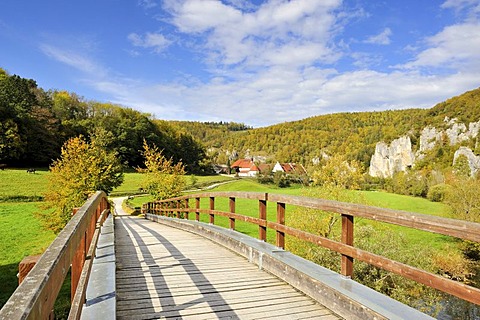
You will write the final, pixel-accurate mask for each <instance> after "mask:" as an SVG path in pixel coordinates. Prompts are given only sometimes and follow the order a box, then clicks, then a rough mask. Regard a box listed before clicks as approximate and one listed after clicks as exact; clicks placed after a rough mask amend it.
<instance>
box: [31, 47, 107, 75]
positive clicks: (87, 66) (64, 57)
mask: <svg viewBox="0 0 480 320" xmlns="http://www.w3.org/2000/svg"><path fill="white" fill-rule="evenodd" d="M40 50H41V51H42V52H43V53H44V54H45V55H47V56H48V57H50V58H52V59H54V60H57V61H59V62H61V63H64V64H67V65H69V66H71V67H73V68H75V69H77V70H79V71H82V72H86V73H88V74H90V75H95V76H102V75H105V74H106V73H107V71H106V70H105V68H104V67H103V66H101V65H100V64H98V63H96V62H95V61H94V60H93V59H91V58H89V57H87V56H86V55H81V54H79V53H78V52H75V51H73V50H68V49H62V48H59V47H56V46H52V45H49V44H41V45H40Z"/></svg>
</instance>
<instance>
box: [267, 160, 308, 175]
mask: <svg viewBox="0 0 480 320" xmlns="http://www.w3.org/2000/svg"><path fill="white" fill-rule="evenodd" d="M272 172H285V173H286V174H297V175H306V174H307V170H305V168H304V167H303V166H302V165H301V164H296V163H280V162H278V161H277V163H276V164H275V166H274V167H273V169H272Z"/></svg>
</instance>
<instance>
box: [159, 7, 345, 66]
mask: <svg viewBox="0 0 480 320" xmlns="http://www.w3.org/2000/svg"><path fill="white" fill-rule="evenodd" d="M340 4H341V2H340V1H339V0H328V1H324V0H297V1H284V0H282V1H280V0H276V1H269V2H266V3H264V4H262V5H261V6H259V7H258V8H256V10H246V11H242V10H241V9H239V8H235V7H233V6H229V5H226V4H224V3H222V2H221V1H217V0H202V1H199V0H187V1H183V2H180V3H179V2H175V1H173V2H172V1H170V2H168V1H167V4H166V6H165V8H166V9H167V10H169V11H170V12H171V14H172V16H173V20H172V23H173V24H174V25H175V26H176V27H177V28H178V30H179V31H181V32H183V33H186V34H190V35H199V34H202V35H203V36H205V37H206V40H205V43H204V47H203V48H202V49H203V50H204V51H203V52H204V53H205V54H206V57H207V61H209V62H210V63H220V64H225V65H234V64H239V63H242V64H243V65H245V66H249V65H264V64H265V63H267V65H270V64H272V62H271V57H272V56H274V55H275V54H282V53H283V52H289V53H291V51H289V48H290V47H292V46H294V45H298V44H299V43H300V45H302V46H303V47H304V48H307V47H313V46H314V47H316V48H318V49H319V50H318V54H317V55H308V60H306V59H305V57H304V56H301V57H300V55H296V56H295V55H290V56H291V57H292V58H296V57H298V58H299V59H301V61H299V62H298V63H296V62H295V61H291V60H289V61H286V60H287V59H281V58H277V59H276V62H274V63H282V62H288V64H289V65H301V64H307V65H308V64H311V63H315V62H317V61H323V59H326V61H325V62H328V63H330V62H331V57H332V56H334V57H335V56H336V55H335V49H334V48H333V47H332V46H331V39H332V29H334V26H335V21H336V19H335V14H334V10H336V9H338V8H339V6H340ZM300 39H301V41H300Z"/></svg>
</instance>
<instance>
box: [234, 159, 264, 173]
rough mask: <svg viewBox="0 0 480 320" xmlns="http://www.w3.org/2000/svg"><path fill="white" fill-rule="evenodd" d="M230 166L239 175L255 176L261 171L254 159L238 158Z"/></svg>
mask: <svg viewBox="0 0 480 320" xmlns="http://www.w3.org/2000/svg"><path fill="white" fill-rule="evenodd" d="M230 167H231V168H232V169H234V170H235V172H236V173H237V175H238V176H239V177H255V176H256V175H257V174H258V172H259V170H258V167H257V165H256V164H255V163H254V162H253V159H238V160H237V161H235V162H234V163H233V164H232V165H231V166H230Z"/></svg>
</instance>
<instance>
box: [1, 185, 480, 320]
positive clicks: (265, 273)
mask: <svg viewBox="0 0 480 320" xmlns="http://www.w3.org/2000/svg"><path fill="white" fill-rule="evenodd" d="M202 199H206V200H207V203H204V202H202V204H201V200H202ZM216 199H218V200H217V204H218V203H220V206H218V207H219V208H220V209H223V210H219V209H218V208H216V206H215V205H216V201H215V200H216ZM237 200H238V201H237ZM240 201H241V202H242V203H243V201H256V202H258V212H255V213H248V214H245V213H244V214H240V213H236V204H237V203H239V202H240ZM267 203H270V204H272V203H273V204H274V206H273V207H274V208H275V212H276V219H273V220H274V221H271V220H269V219H267ZM287 205H288V206H296V207H304V208H314V209H320V210H326V211H329V212H332V213H335V214H339V215H340V216H341V221H342V241H341V242H336V241H333V240H331V239H327V238H324V237H322V236H319V235H315V234H311V233H308V232H306V231H303V230H298V229H294V228H292V227H291V226H288V225H285V210H286V206H287ZM225 207H226V208H228V209H225ZM269 207H270V206H269ZM120 208H121V206H119V205H116V213H117V214H116V215H115V216H113V215H109V213H110V205H109V202H108V201H107V198H106V195H105V194H104V193H103V192H97V193H96V194H95V195H94V196H92V197H91V198H90V199H89V200H88V201H87V202H86V203H85V205H84V206H83V207H82V208H80V209H79V210H78V212H77V213H76V214H75V216H74V217H73V218H72V220H71V221H70V222H69V223H68V224H67V226H66V227H65V228H64V230H63V231H62V232H61V233H60V234H59V236H58V237H57V238H56V239H55V240H54V242H53V243H52V244H51V246H50V247H49V248H48V249H47V250H46V252H45V253H44V254H43V255H42V257H41V258H40V260H39V261H38V263H37V264H36V266H35V267H34V268H33V269H32V271H31V272H30V273H29V275H28V276H27V278H25V280H24V281H23V282H22V283H21V284H20V286H19V287H18V288H17V290H16V291H15V293H14V294H13V295H12V297H11V298H10V299H9V301H8V302H7V303H6V304H5V306H4V307H3V308H2V309H1V310H0V319H48V318H49V317H51V311H52V308H53V304H54V302H55V299H56V297H57V295H58V292H59V290H60V287H61V285H62V283H63V281H64V279H65V276H66V275H67V272H68V270H69V268H70V266H71V276H72V308H71V311H70V315H69V318H70V319H80V318H83V319H104V320H106V319H115V318H118V319H168V318H170V319H269V318H280V319H429V318H430V317H429V316H427V315H425V314H423V313H420V312H419V311H417V310H414V309H412V308H410V307H407V306H405V305H403V304H401V303H399V302H397V301H395V300H392V299H390V298H388V297H386V296H383V295H381V294H379V293H377V292H375V291H373V290H371V289H369V288H366V287H364V286H362V285H360V284H359V283H357V282H355V281H353V280H352V279H351V278H350V277H351V276H352V273H353V263H354V259H355V260H360V261H364V262H367V263H369V264H371V265H374V266H376V267H379V268H383V269H385V270H388V271H391V272H394V273H397V274H400V275H402V276H404V277H406V278H409V279H412V280H415V281H417V282H420V283H423V284H425V285H428V286H431V287H433V288H436V289H439V290H441V291H444V292H447V293H449V294H452V295H454V296H457V297H460V298H462V299H464V300H466V301H469V302H472V303H475V304H480V290H479V289H477V288H473V287H470V286H468V285H465V284H463V283H459V282H456V281H453V280H450V279H446V278H444V277H441V276H438V275H434V274H431V273H428V272H426V271H423V270H420V269H417V268H415V267H412V266H408V265H405V264H402V263H399V262H396V261H393V260H390V259H388V258H385V257H381V256H378V255H375V254H373V253H370V252H367V251H364V250H361V249H359V248H356V247H354V245H353V240H354V239H353V227H354V217H361V218H365V219H370V220H374V221H381V222H385V223H392V224H396V225H401V226H406V227H410V228H415V229H419V230H425V231H429V232H435V233H439V234H443V235H448V236H453V237H457V238H460V239H466V240H470V241H475V242H480V224H476V223H471V222H466V221H460V220H452V219H445V218H439V217H434V216H427V215H421V214H416V213H408V212H402V211H395V210H387V209H380V208H375V207H368V206H361V205H354V204H347V203H340V202H335V201H327V200H321V199H313V198H305V197H295V196H284V195H274V194H264V193H248V192H246V193H245V192H229V193H203V194H196V195H188V196H184V197H179V198H175V199H171V200H167V201H159V202H152V203H148V204H145V205H144V207H143V209H142V210H143V213H144V216H145V218H147V219H144V218H143V217H142V218H140V217H135V216H129V215H126V214H124V213H123V211H122V210H121V209H120ZM112 211H113V210H112ZM201 216H205V217H206V218H207V222H208V223H202V222H200V221H201V220H202V218H201ZM270 216H271V215H270ZM216 217H224V218H223V219H225V221H226V222H227V224H228V225H227V228H222V227H220V226H218V225H215V223H216V222H217V224H218V221H217V220H219V219H220V218H219V219H215V218H216ZM236 221H241V222H246V223H250V224H254V225H256V226H258V239H254V238H251V237H248V236H246V235H244V234H242V233H239V232H237V231H235V229H236ZM267 230H270V231H269V232H274V233H275V235H274V236H275V237H274V238H275V244H273V243H272V244H270V243H268V242H267V241H266V240H267ZM286 236H287V241H288V237H296V238H298V239H301V240H304V241H309V242H312V243H315V244H317V245H319V246H323V247H325V248H328V249H330V250H334V251H337V252H339V253H340V254H341V274H336V273H334V272H332V271H330V270H327V269H325V268H322V267H320V266H318V265H316V264H314V263H312V262H309V261H306V260H303V259H302V258H300V257H297V256H295V255H293V254H291V253H289V252H287V251H285V250H284V247H285V237H286Z"/></svg>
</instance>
